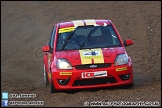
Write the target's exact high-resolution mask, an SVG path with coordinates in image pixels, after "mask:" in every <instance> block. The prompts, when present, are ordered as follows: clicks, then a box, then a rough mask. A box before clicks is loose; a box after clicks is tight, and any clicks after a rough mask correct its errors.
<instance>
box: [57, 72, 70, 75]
mask: <svg viewBox="0 0 162 108" xmlns="http://www.w3.org/2000/svg"><path fill="white" fill-rule="evenodd" d="M60 75H72V72H60Z"/></svg>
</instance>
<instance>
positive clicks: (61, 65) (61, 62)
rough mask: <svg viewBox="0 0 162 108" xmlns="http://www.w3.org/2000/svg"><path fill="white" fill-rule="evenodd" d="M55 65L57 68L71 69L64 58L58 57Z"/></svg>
mask: <svg viewBox="0 0 162 108" xmlns="http://www.w3.org/2000/svg"><path fill="white" fill-rule="evenodd" d="M56 65H57V68H58V69H72V66H71V64H70V63H69V61H68V60H66V59H58V60H57V64H56Z"/></svg>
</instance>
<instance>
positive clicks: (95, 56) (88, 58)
mask: <svg viewBox="0 0 162 108" xmlns="http://www.w3.org/2000/svg"><path fill="white" fill-rule="evenodd" d="M79 53H80V57H81V63H82V64H93V63H104V58H103V54H102V50H101V48H99V49H91V50H89V49H86V50H79ZM92 61H93V62H92Z"/></svg>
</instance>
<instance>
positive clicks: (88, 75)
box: [81, 71, 107, 78]
mask: <svg viewBox="0 0 162 108" xmlns="http://www.w3.org/2000/svg"><path fill="white" fill-rule="evenodd" d="M81 76H82V78H94V77H104V76H107V71H97V72H83V73H81Z"/></svg>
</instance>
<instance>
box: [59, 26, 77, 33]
mask: <svg viewBox="0 0 162 108" xmlns="http://www.w3.org/2000/svg"><path fill="white" fill-rule="evenodd" d="M74 30H75V27H67V28H61V29H59V33H65V32H71V31H74Z"/></svg>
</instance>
